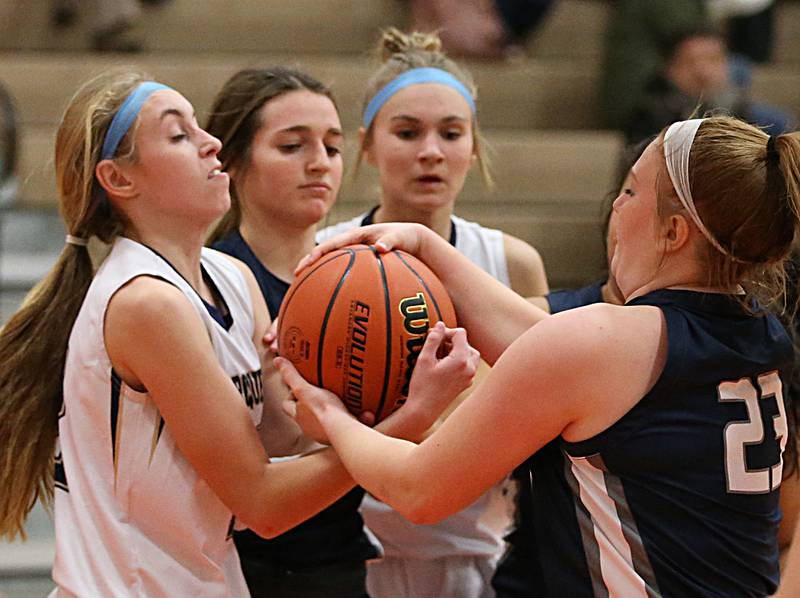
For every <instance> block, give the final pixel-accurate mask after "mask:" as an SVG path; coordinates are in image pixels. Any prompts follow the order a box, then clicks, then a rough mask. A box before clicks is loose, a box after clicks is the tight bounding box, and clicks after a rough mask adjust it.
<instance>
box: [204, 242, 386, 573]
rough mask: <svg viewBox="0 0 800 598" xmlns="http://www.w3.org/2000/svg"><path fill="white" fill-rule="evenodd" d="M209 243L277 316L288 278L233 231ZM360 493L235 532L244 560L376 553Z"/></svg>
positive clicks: (292, 562)
mask: <svg viewBox="0 0 800 598" xmlns="http://www.w3.org/2000/svg"><path fill="white" fill-rule="evenodd" d="M213 248H214V249H217V250H219V251H222V252H224V253H227V254H229V255H232V256H233V257H235V258H238V259H240V260H242V261H243V262H244V263H245V264H247V266H248V267H249V268H250V270H252V272H253V274H255V277H256V280H258V284H259V287H260V288H261V293H262V294H263V295H264V299H265V300H266V301H267V306H268V307H269V312H270V316H271V317H272V318H273V319H274V318H275V317H277V315H278V310H279V309H280V305H281V301H283V297H284V295H285V294H286V291H287V290H288V288H289V283H287V282H285V281H283V280H281V279H280V278H278V277H276V276H275V275H274V274H272V272H270V271H269V270H267V269H266V268H265V267H264V264H262V263H261V262H260V261H259V259H258V258H257V257H256V255H255V254H254V253H253V250H252V249H251V248H250V246H249V245H247V243H246V242H245V240H244V239H243V238H242V235H241V234H240V233H239V231H238V230H237V231H234V232H232V233H230V234H229V235H228V236H226V237H225V238H224V239H222V240H220V241H218V242H217V243H214V245H213ZM363 497H364V491H363V490H362V489H361V488H354V489H353V490H351V491H350V492H348V493H347V494H345V495H344V496H343V497H342V498H340V499H339V500H337V501H336V502H335V503H333V504H332V505H330V506H329V507H328V508H326V509H324V510H323V511H321V512H320V513H318V514H317V515H315V516H314V517H312V518H310V519H308V520H306V521H304V522H303V523H301V524H300V525H298V526H297V527H295V528H292V529H291V530H289V531H287V532H286V533H284V534H281V535H280V536H278V537H276V538H273V539H271V540H267V539H264V538H262V537H261V536H259V535H257V534H255V533H254V532H252V531H250V530H244V531H241V532H236V533H234V541H235V542H236V548H237V550H238V551H239V554H240V555H241V557H242V559H243V560H244V559H250V560H254V561H271V562H275V563H278V564H279V565H281V566H283V567H288V568H292V567H309V566H315V565H326V564H329V563H334V562H342V561H352V562H356V561H366V560H368V559H372V558H375V557H377V556H378V551H377V549H376V548H375V546H374V545H373V544H372V543H371V542H370V541H369V539H368V537H367V535H366V534H365V533H364V520H363V519H362V518H361V514H360V513H359V512H358V508H359V506H360V505H361V499H362V498H363ZM245 573H246V572H245Z"/></svg>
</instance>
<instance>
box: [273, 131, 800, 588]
mask: <svg viewBox="0 0 800 598" xmlns="http://www.w3.org/2000/svg"><path fill="white" fill-rule="evenodd" d="M613 209H614V212H615V214H616V217H617V220H616V233H617V244H616V247H615V249H614V253H613V257H612V260H611V270H612V273H613V275H614V277H615V279H616V281H617V285H618V287H619V289H620V291H621V293H622V295H623V297H624V299H625V305H623V306H618V305H610V304H606V303H598V304H595V305H589V306H584V307H578V308H576V309H571V310H567V311H564V312H561V313H559V314H556V315H553V316H548V315H547V314H545V313H544V312H543V311H542V310H539V309H538V308H536V307H535V306H533V305H531V304H530V303H529V302H527V301H525V300H523V299H521V298H519V297H518V296H517V295H515V294H514V293H512V292H510V291H509V290H508V289H506V288H504V287H503V286H502V285H500V284H498V283H497V282H496V281H495V280H492V278H491V277H490V276H488V275H487V274H486V273H485V272H483V271H482V270H481V269H480V268H477V267H475V266H474V265H473V264H471V263H470V262H469V260H468V259H466V258H465V257H464V256H462V255H461V254H459V252H458V251H456V250H455V249H454V248H452V247H451V246H450V245H449V244H448V243H447V242H446V241H445V240H443V239H441V238H440V237H439V236H437V235H435V234H433V233H432V232H431V231H430V230H429V229H427V228H425V227H422V226H418V225H414V224H379V225H374V226H372V227H367V228H362V229H358V230H356V231H352V232H349V233H345V234H342V235H340V236H338V237H337V238H336V239H332V240H331V241H330V242H327V243H323V244H321V245H320V246H319V247H317V248H316V249H315V250H314V251H313V252H312V254H311V256H310V258H309V259H307V260H304V262H301V264H300V265H299V266H300V267H306V266H308V265H309V263H312V262H313V261H314V260H315V259H318V258H319V257H320V256H322V255H324V254H325V253H326V252H328V251H331V250H333V249H335V248H337V247H339V246H342V245H348V244H351V243H371V244H373V245H374V246H375V247H376V249H377V250H379V251H387V250H390V249H404V250H406V251H410V252H412V253H414V254H415V255H416V256H417V257H419V258H420V259H422V260H423V261H425V263H426V264H428V266H429V267H431V269H432V270H433V271H434V272H435V273H436V274H437V275H438V276H439V277H440V279H441V280H442V282H443V284H444V285H445V287H446V288H447V290H448V292H449V293H450V296H451V298H452V299H453V303H454V305H455V308H456V313H457V316H458V318H459V322H460V323H461V324H462V325H463V326H464V327H465V328H466V329H467V332H468V334H469V335H470V341H471V342H473V343H475V346H476V348H478V349H479V350H480V351H481V355H482V356H483V358H484V359H486V360H487V361H489V362H490V363H492V364H493V367H492V370H491V371H490V372H489V374H488V375H487V377H486V378H485V379H484V380H483V381H482V382H481V384H480V385H479V386H478V387H477V388H476V389H475V390H474V392H473V393H472V394H471V395H470V396H469V398H468V399H467V400H466V401H465V402H463V403H462V404H461V405H459V407H458V408H457V409H456V410H455V411H454V412H453V413H452V414H451V415H450V417H448V418H447V419H446V420H445V421H444V422H443V423H442V424H441V426H439V427H438V428H437V429H436V430H435V431H434V432H433V433H432V434H431V435H430V436H429V437H428V438H426V439H425V440H424V441H423V442H422V443H420V444H418V445H417V444H413V443H407V442H403V441H398V440H396V439H390V438H386V437H385V436H382V435H380V434H379V433H376V432H375V431H374V430H371V429H369V428H368V427H366V426H363V425H361V424H360V423H359V422H358V421H356V420H354V419H353V418H352V417H351V416H350V415H349V414H348V413H347V411H346V409H345V408H344V406H343V405H342V403H341V401H340V400H339V399H338V398H337V397H335V396H334V395H333V394H331V393H329V392H326V391H324V390H321V389H318V388H316V387H313V386H311V385H309V384H308V383H306V382H305V381H304V380H303V379H302V378H301V377H300V376H299V375H298V374H297V372H296V371H295V370H294V369H293V367H292V366H291V364H290V363H289V362H288V361H286V360H285V359H280V358H279V359H278V360H276V364H277V366H278V368H279V370H280V371H281V373H282V375H283V376H284V380H286V381H287V383H288V384H289V385H290V387H291V388H292V391H293V394H294V396H295V397H296V398H297V400H298V408H297V414H299V416H301V417H299V418H298V420H299V421H300V422H301V424H303V425H304V426H308V427H309V429H312V428H313V430H315V431H319V429H320V428H322V429H323V430H324V434H320V435H319V436H317V438H318V439H319V440H320V441H325V440H328V441H330V442H331V443H332V445H333V447H334V448H335V449H336V450H337V452H338V454H339V455H340V456H341V457H342V459H343V461H344V463H345V465H346V466H347V468H348V470H349V471H350V472H351V473H352V474H353V476H354V477H355V479H356V481H357V482H359V483H360V484H361V485H362V486H364V488H366V489H367V490H368V491H373V492H376V493H378V494H379V495H380V496H381V498H383V499H384V500H385V501H386V502H388V503H389V504H391V505H393V506H394V507H396V508H397V509H398V510H399V511H400V512H402V513H404V514H406V515H407V516H408V517H409V518H411V519H412V520H414V521H417V522H419V523H431V522H434V521H437V520H439V519H441V518H442V517H445V516H447V515H449V514H450V513H452V512H454V511H457V510H458V509H461V508H463V506H464V505H466V504H469V503H470V502H471V501H473V500H474V499H475V497H476V496H478V495H480V493H482V492H484V491H485V490H486V488H488V487H490V486H491V485H492V484H494V483H496V481H497V480H499V479H501V478H502V477H503V476H504V475H506V474H507V472H508V471H509V469H511V468H512V467H515V466H517V465H519V464H520V463H521V462H522V461H523V460H524V459H526V458H528V457H529V456H530V455H533V461H532V470H533V475H534V478H533V483H532V486H531V491H532V497H531V499H530V500H531V503H530V504H531V508H532V515H533V517H534V518H535V519H534V524H533V525H532V526H531V527H530V528H529V531H528V534H529V535H530V540H531V544H532V546H533V550H532V552H531V554H530V557H529V560H528V561H527V562H528V566H529V570H530V573H531V577H532V579H533V583H532V587H534V588H536V595H537V596H548V597H561V596H625V597H626V598H628V597H633V596H641V597H642V598H644V597H646V596H710V595H714V596H767V595H772V594H773V593H774V592H775V590H776V588H777V586H778V581H779V574H780V571H779V560H778V541H777V530H778V525H779V522H780V519H781V512H780V508H779V498H780V497H779V494H780V486H781V480H782V475H783V472H784V458H785V457H784V451H785V449H786V447H787V446H788V445H789V443H793V442H795V441H796V440H795V436H794V433H793V426H792V425H791V421H790V417H791V413H792V412H791V408H790V406H788V405H787V404H786V398H787V396H786V389H787V382H788V380H789V376H790V375H791V370H792V366H793V347H792V342H791V339H790V337H789V334H788V333H787V331H786V330H785V328H784V327H783V326H782V324H781V323H780V321H779V320H778V318H777V317H776V316H775V315H773V314H771V313H769V312H768V311H767V310H766V308H765V307H764V306H767V305H769V304H770V303H771V302H772V301H776V300H778V301H780V299H781V295H782V292H783V287H782V279H783V277H784V276H785V274H786V272H785V269H784V267H785V265H786V260H787V257H788V255H789V252H790V250H791V249H792V247H793V246H794V244H795V242H796V237H797V233H798V230H800V134H797V133H793V134H784V135H779V136H775V137H771V136H769V135H767V134H766V133H765V132H763V131H761V130H759V129H757V128H755V127H753V126H751V125H749V124H746V123H744V122H741V121H738V120H736V119H734V118H730V117H722V116H717V117H710V118H705V119H691V120H687V121H679V122H676V123H673V124H672V125H670V126H669V127H668V128H667V129H666V130H664V131H662V133H661V134H660V135H659V136H658V138H657V139H656V140H655V141H653V142H652V143H651V144H650V145H649V146H648V147H647V148H646V149H645V151H644V153H643V154H642V156H641V157H640V158H639V159H638V160H637V162H636V163H635V164H634V166H633V168H632V171H631V176H630V179H629V182H628V183H627V184H626V186H625V188H624V189H623V190H622V191H621V193H620V194H619V196H618V197H617V198H616V199H615V201H614V207H613ZM789 307H790V308H791V307H794V306H789ZM790 311H791V309H790ZM788 590H789V591H791V588H788ZM526 595H530V594H526ZM792 595H794V594H792Z"/></svg>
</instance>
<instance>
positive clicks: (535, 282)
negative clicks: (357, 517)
mask: <svg viewBox="0 0 800 598" xmlns="http://www.w3.org/2000/svg"><path fill="white" fill-rule="evenodd" d="M503 247H504V249H505V254H506V264H507V267H508V276H509V279H510V281H511V288H512V289H514V290H515V291H516V292H517V293H519V294H520V295H522V296H524V297H531V296H540V295H545V294H547V291H548V287H547V276H546V274H545V268H544V261H543V260H542V256H541V255H540V254H539V252H538V251H537V250H536V249H534V247H533V246H531V245H530V244H529V243H526V242H525V241H523V240H522V239H518V238H517V237H514V236H512V235H509V234H506V233H503Z"/></svg>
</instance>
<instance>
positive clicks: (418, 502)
mask: <svg viewBox="0 0 800 598" xmlns="http://www.w3.org/2000/svg"><path fill="white" fill-rule="evenodd" d="M397 510H398V511H399V512H400V514H401V515H402V516H403V517H405V518H406V519H408V520H409V521H410V522H411V523H413V524H415V525H432V524H434V523H439V522H440V521H441V520H442V519H444V518H445V517H447V515H449V513H447V512H445V511H443V510H442V509H441V508H440V507H439V506H438V505H437V504H436V501H435V500H434V499H432V498H430V497H426V496H421V495H420V494H417V495H416V496H413V497H412V498H411V500H410V501H409V503H408V504H406V505H404V506H403V508H400V509H397Z"/></svg>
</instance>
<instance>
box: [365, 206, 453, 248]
mask: <svg viewBox="0 0 800 598" xmlns="http://www.w3.org/2000/svg"><path fill="white" fill-rule="evenodd" d="M452 215H453V210H452V208H451V207H450V206H446V207H443V208H438V209H435V210H432V211H431V210H419V209H414V208H413V207H410V206H393V205H391V204H388V205H387V204H385V203H382V204H381V206H380V207H379V208H378V210H377V211H376V212H375V216H374V221H375V223H382V222H416V223H418V224H424V225H425V226H427V227H428V228H429V229H431V230H432V231H433V232H435V233H436V234H437V235H439V236H440V237H442V238H443V239H445V240H446V241H449V240H450V232H451V228H452V221H451V217H452Z"/></svg>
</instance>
